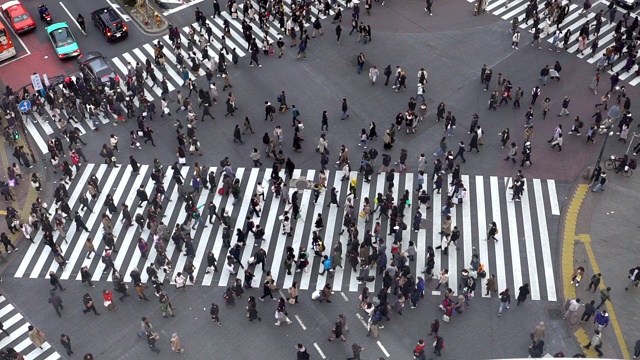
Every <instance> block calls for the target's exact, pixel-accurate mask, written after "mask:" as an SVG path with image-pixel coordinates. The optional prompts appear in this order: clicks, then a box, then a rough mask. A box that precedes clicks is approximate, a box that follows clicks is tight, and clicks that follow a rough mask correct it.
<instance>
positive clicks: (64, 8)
mask: <svg viewBox="0 0 640 360" xmlns="http://www.w3.org/2000/svg"><path fill="white" fill-rule="evenodd" d="M59 4H60V6H62V9H63V10H64V11H65V12H66V13H67V15H69V18H71V21H72V22H73V23H74V24H76V26H77V27H78V29H79V30H80V31H82V28H81V27H80V25H79V24H78V22H77V21H76V18H75V17H74V16H73V15H71V13H70V12H69V10H67V7H66V6H64V4H63V3H62V1H60V3H59ZM82 33H83V34H84V31H82Z"/></svg>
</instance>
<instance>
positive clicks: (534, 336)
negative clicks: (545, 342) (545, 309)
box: [531, 321, 547, 342]
mask: <svg viewBox="0 0 640 360" xmlns="http://www.w3.org/2000/svg"><path fill="white" fill-rule="evenodd" d="M545 336H547V328H546V327H545V326H544V321H540V324H538V325H536V327H535V328H533V331H532V332H531V340H533V342H538V341H540V340H542V339H543V338H544V337H545Z"/></svg>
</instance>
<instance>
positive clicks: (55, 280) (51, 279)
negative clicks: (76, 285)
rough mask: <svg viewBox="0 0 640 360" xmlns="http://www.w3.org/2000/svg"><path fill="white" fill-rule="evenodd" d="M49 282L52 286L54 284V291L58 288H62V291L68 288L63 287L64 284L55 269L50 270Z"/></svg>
mask: <svg viewBox="0 0 640 360" xmlns="http://www.w3.org/2000/svg"><path fill="white" fill-rule="evenodd" d="M49 283H50V284H51V286H53V289H52V291H56V290H58V288H59V289H60V291H65V290H66V289H65V288H63V287H62V284H61V283H60V278H58V275H56V273H55V272H54V271H49Z"/></svg>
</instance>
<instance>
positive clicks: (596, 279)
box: [587, 273, 627, 292]
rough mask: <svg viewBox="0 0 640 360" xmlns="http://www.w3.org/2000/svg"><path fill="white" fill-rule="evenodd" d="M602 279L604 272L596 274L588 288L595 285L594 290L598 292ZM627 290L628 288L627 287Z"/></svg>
mask: <svg viewBox="0 0 640 360" xmlns="http://www.w3.org/2000/svg"><path fill="white" fill-rule="evenodd" d="M600 281H602V274H600V273H597V274H594V275H593V276H592V277H591V280H590V281H589V287H588V288H587V290H591V287H593V292H596V290H597V289H598V286H600ZM625 290H627V288H625Z"/></svg>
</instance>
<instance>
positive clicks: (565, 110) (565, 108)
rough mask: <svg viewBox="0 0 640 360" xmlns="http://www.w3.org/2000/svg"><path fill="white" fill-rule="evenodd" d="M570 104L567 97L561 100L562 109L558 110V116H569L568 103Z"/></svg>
mask: <svg viewBox="0 0 640 360" xmlns="http://www.w3.org/2000/svg"><path fill="white" fill-rule="evenodd" d="M570 102H571V99H569V97H568V96H565V97H564V99H563V100H562V109H561V110H560V114H558V116H562V115H565V116H569V110H568V108H569V103H570Z"/></svg>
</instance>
